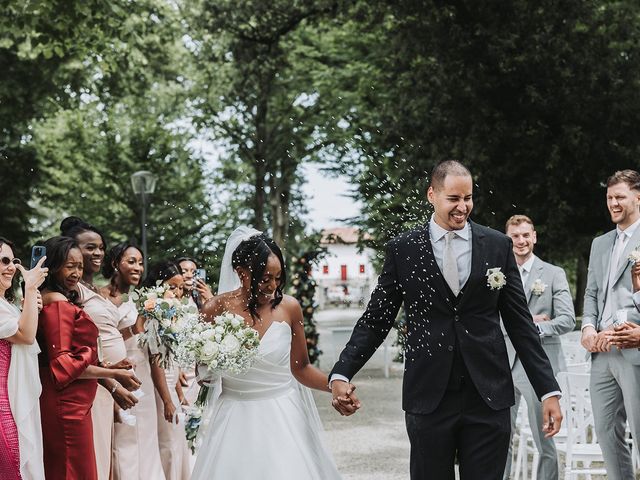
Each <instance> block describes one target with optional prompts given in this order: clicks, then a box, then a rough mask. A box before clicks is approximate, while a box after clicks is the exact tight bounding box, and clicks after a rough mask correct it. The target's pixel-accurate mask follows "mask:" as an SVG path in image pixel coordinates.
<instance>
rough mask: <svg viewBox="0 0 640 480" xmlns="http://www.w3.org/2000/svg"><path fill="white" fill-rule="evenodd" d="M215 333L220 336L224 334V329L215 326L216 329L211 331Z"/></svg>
mask: <svg viewBox="0 0 640 480" xmlns="http://www.w3.org/2000/svg"><path fill="white" fill-rule="evenodd" d="M213 330H214V332H215V333H217V334H220V335H222V334H223V333H224V327H221V326H220V325H217V326H216V328H214V329H213Z"/></svg>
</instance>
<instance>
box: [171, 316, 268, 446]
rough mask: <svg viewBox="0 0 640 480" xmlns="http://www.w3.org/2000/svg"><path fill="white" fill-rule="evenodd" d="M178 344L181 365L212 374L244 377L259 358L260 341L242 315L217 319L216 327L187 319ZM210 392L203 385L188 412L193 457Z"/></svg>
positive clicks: (214, 322)
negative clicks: (195, 367) (204, 370)
mask: <svg viewBox="0 0 640 480" xmlns="http://www.w3.org/2000/svg"><path fill="white" fill-rule="evenodd" d="M178 342H179V347H178V349H177V353H176V358H178V359H179V360H178V362H179V363H180V364H181V365H183V366H186V365H193V364H194V363H195V364H197V365H198V366H201V367H204V368H206V369H207V371H209V372H217V373H224V372H228V373H233V374H241V373H244V372H246V371H247V370H248V369H249V367H251V365H252V364H253V362H254V360H255V358H256V356H257V355H258V346H259V345H260V338H259V336H258V332H256V331H255V330H254V329H253V328H251V327H249V326H248V325H247V324H246V323H245V322H244V319H243V318H242V317H241V316H240V315H234V314H232V313H228V312H226V313H223V314H222V315H219V316H217V317H215V318H214V320H213V323H208V322H200V321H197V319H196V320H195V321H194V320H193V319H188V320H187V321H186V322H185V328H184V329H183V330H182V331H181V333H180V335H179V340H178ZM203 380H204V379H203ZM210 388H212V387H211V386H210V385H208V384H207V383H206V382H205V383H203V384H202V386H201V387H200V392H199V393H198V399H197V400H196V402H195V404H194V406H193V407H190V408H189V410H188V411H186V413H187V419H186V421H185V434H186V437H187V443H188V445H189V447H190V448H191V451H192V452H194V453H195V450H196V449H197V447H198V441H197V439H198V430H199V429H200V426H201V425H202V424H203V423H206V421H205V420H204V419H203V412H204V409H205V407H206V399H207V397H208V394H209V389H210Z"/></svg>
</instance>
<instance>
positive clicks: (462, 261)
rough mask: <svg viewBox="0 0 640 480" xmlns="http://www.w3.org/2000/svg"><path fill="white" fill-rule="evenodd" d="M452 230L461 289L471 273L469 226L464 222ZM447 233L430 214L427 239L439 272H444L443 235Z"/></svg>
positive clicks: (452, 243) (452, 242)
mask: <svg viewBox="0 0 640 480" xmlns="http://www.w3.org/2000/svg"><path fill="white" fill-rule="evenodd" d="M453 232H454V233H455V235H454V236H453V239H452V240H451V248H452V249H453V254H454V256H455V257H456V263H457V264H458V280H459V282H460V285H459V288H460V289H462V287H463V286H464V284H465V283H467V280H469V275H470V274H471V227H470V226H469V223H466V224H465V226H464V227H463V228H462V229H460V230H453ZM447 233H449V230H445V229H444V228H442V227H441V226H440V225H438V224H437V223H436V221H435V218H434V216H433V215H432V216H431V220H429V239H430V240H431V247H432V248H433V256H434V257H435V258H436V263H437V264H438V267H439V268H440V271H441V272H444V263H443V261H444V260H443V259H444V247H445V242H446V240H445V238H444V237H445V235H446V234H447Z"/></svg>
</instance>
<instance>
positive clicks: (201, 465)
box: [191, 322, 341, 480]
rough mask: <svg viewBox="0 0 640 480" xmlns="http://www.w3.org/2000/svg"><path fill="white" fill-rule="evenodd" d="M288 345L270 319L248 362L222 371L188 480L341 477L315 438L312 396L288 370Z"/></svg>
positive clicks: (286, 333)
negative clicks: (235, 371) (242, 369)
mask: <svg viewBox="0 0 640 480" xmlns="http://www.w3.org/2000/svg"><path fill="white" fill-rule="evenodd" d="M290 349H291V327H289V325H288V324H287V323H286V322H273V323H272V324H271V326H270V327H269V328H268V329H267V331H266V332H265V334H264V336H263V338H262V340H261V341H260V345H259V347H258V358H257V360H256V361H255V363H254V365H253V366H252V367H251V368H250V369H249V370H248V371H247V372H246V373H244V374H242V375H226V374H225V375H223V377H222V390H221V394H220V397H219V398H218V399H217V400H216V401H215V402H214V403H213V406H212V408H213V411H212V412H210V413H211V417H210V421H209V423H208V425H207V426H206V430H205V432H204V436H203V441H202V444H201V445H200V448H199V449H198V457H197V459H196V464H195V467H194V470H193V473H192V476H191V478H192V480H205V479H207V480H209V479H214V480H248V479H260V480H300V479H305V480H307V479H309V480H312V479H314V480H332V479H339V478H341V477H340V474H339V473H338V470H337V468H336V465H335V463H334V461H333V459H332V457H331V455H330V454H329V452H328V451H327V449H326V447H325V446H324V444H323V442H322V439H321V438H320V436H321V433H322V432H321V427H320V423H319V419H318V418H317V410H315V405H314V406H312V407H311V408H309V407H308V406H307V405H308V403H307V402H309V401H311V402H312V401H313V399H312V398H311V400H308V399H307V398H306V395H305V393H304V392H303V391H302V389H301V387H300V385H299V384H298V383H297V381H296V379H295V378H294V377H293V375H292V374H291V369H290V364H289V356H290ZM307 393H308V392H307Z"/></svg>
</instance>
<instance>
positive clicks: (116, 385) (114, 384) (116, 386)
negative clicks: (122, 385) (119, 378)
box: [111, 382, 118, 395]
mask: <svg viewBox="0 0 640 480" xmlns="http://www.w3.org/2000/svg"><path fill="white" fill-rule="evenodd" d="M117 389H118V382H113V387H111V395H113V394H114V393H115V392H116V390H117Z"/></svg>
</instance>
